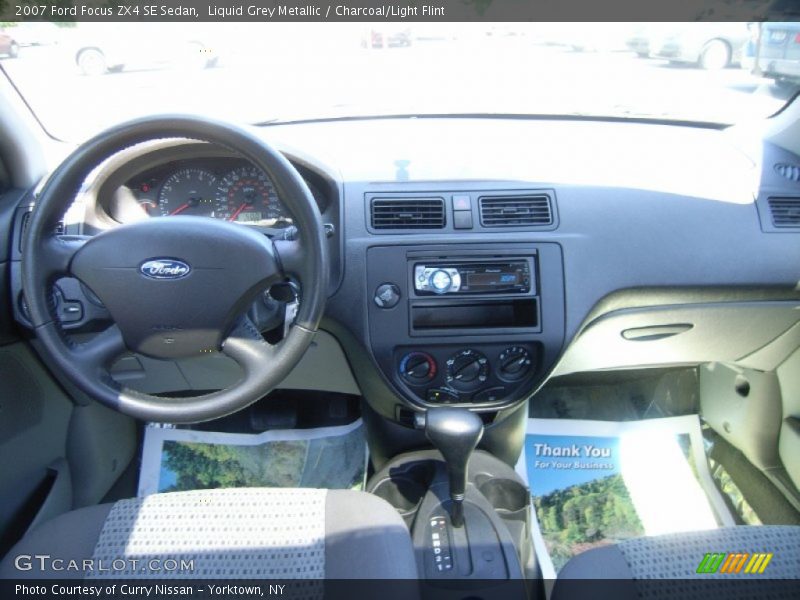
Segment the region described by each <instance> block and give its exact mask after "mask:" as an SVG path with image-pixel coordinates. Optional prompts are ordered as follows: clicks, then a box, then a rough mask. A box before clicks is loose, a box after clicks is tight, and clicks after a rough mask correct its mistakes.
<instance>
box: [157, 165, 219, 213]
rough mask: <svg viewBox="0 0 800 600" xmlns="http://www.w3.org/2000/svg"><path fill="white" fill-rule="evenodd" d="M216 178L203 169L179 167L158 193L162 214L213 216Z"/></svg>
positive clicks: (215, 207)
mask: <svg viewBox="0 0 800 600" xmlns="http://www.w3.org/2000/svg"><path fill="white" fill-rule="evenodd" d="M216 191H217V178H216V177H214V174H213V173H211V172H210V171H206V170H205V169H181V170H180V171H176V172H175V173H173V174H172V175H170V176H169V177H168V178H167V180H166V181H165V182H164V184H163V185H162V186H161V191H160V192H159V194H158V210H159V212H160V214H161V215H163V216H172V215H195V216H201V217H215V216H218V215H217V214H216V213H217V208H218V207H217V195H216Z"/></svg>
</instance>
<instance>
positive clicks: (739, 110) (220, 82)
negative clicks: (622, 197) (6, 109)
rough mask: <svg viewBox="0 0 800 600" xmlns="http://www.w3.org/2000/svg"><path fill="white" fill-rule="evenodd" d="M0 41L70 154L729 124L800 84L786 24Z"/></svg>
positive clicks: (170, 31) (315, 29)
mask: <svg viewBox="0 0 800 600" xmlns="http://www.w3.org/2000/svg"><path fill="white" fill-rule="evenodd" d="M3 35H4V38H3V40H4V42H3V43H4V44H5V47H0V54H2V53H5V54H6V56H7V57H6V58H2V59H0V62H1V63H2V67H3V69H4V70H5V72H6V73H7V74H8V76H9V77H10V78H11V79H12V80H13V82H14V83H15V85H16V86H17V88H18V89H19V90H20V92H21V93H22V95H23V96H24V97H25V99H26V100H27V102H28V103H29V105H30V106H31V108H32V109H33V111H34V112H35V113H36V114H37V116H38V117H39V119H40V120H41V121H42V123H43V124H44V126H45V127H46V128H47V130H48V131H49V132H50V133H51V134H52V135H54V136H55V137H58V138H61V139H67V140H80V139H83V138H85V137H86V136H87V135H89V134H91V133H94V132H96V131H98V130H99V129H101V128H103V127H107V126H109V125H111V124H114V123H117V122H120V121H122V120H125V119H128V118H132V117H136V116H141V115H149V114H154V113H165V112H180V113H186V112H190V113H200V114H203V115H208V116H215V117H222V118H226V119H232V120H235V121H237V122H244V123H264V122H269V121H274V120H278V121H286V120H298V119H318V118H336V117H358V116H373V115H424V114H437V115H439V114H446V115H451V114H470V115H473V114H479V115H484V114H515V115H565V116H569V115H584V116H600V117H624V118H631V117H642V118H655V119H665V120H687V121H700V122H710V123H719V124H730V123H736V122H740V121H742V120H746V119H751V118H758V117H765V116H768V115H770V114H773V113H775V112H776V111H778V110H779V109H780V108H781V107H782V106H783V105H784V104H785V103H786V102H787V100H789V99H790V98H792V96H793V95H794V94H795V93H796V91H797V88H798V84H797V81H799V80H800V28H798V27H797V24H792V23H783V24H779V25H778V24H769V23H766V24H760V25H757V24H754V25H751V26H748V24H747V23H658V24H641V23H633V24H631V23H586V24H584V23H563V24H560V23H538V24H529V23H510V24H498V23H454V24H448V23H379V24H370V23H203V24H201V23H153V24H148V23H78V24H58V25H57V24H52V23H23V24H16V25H15V24H7V26H6V27H5V29H4V32H3ZM9 40H10V41H9ZM12 43H13V44H14V45H13V46H12V45H11V44H12Z"/></svg>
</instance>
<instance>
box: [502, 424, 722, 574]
mask: <svg viewBox="0 0 800 600" xmlns="http://www.w3.org/2000/svg"><path fill="white" fill-rule="evenodd" d="M517 472H518V473H519V474H520V475H521V476H522V477H523V478H524V479H525V480H526V481H527V482H528V485H529V487H530V491H531V496H532V511H533V515H532V516H533V519H532V522H533V537H534V546H535V548H536V552H537V555H538V558H539V561H540V564H541V566H542V572H543V574H544V577H545V578H546V579H549V580H552V579H554V578H555V577H556V574H557V573H558V571H559V570H560V569H561V568H562V567H563V566H564V565H565V564H566V562H567V561H568V560H569V559H570V558H571V557H573V556H575V555H576V554H579V553H580V552H583V551H585V550H589V549H591V548H593V547H597V546H602V545H605V544H610V543H615V542H619V541H623V540H625V539H629V538H632V537H639V536H643V535H658V534H663V533H675V532H680V531H696V530H705V529H712V528H716V527H719V526H728V525H733V524H734V521H733V518H732V516H731V515H730V513H729V511H728V509H727V507H726V505H725V503H724V501H723V499H722V496H721V495H720V494H719V492H718V491H717V489H716V488H715V487H714V483H713V481H712V479H711V475H710V473H709V470H708V464H707V461H706V457H705V452H704V447H703V437H702V433H701V431H700V423H699V420H698V417H697V416H696V415H690V416H683V417H670V418H664V419H648V420H643V421H628V422H610V421H584V420H571V419H529V420H528V425H527V432H526V436H525V445H524V449H523V453H522V456H521V457H520V460H519V462H518V464H517Z"/></svg>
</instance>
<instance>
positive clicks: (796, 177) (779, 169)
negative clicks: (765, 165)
mask: <svg viewBox="0 0 800 600" xmlns="http://www.w3.org/2000/svg"><path fill="white" fill-rule="evenodd" d="M775 172H776V173H778V175H783V176H784V177H786V179H791V180H792V181H796V182H798V183H800V166H798V165H790V164H787V163H778V164H776V165H775Z"/></svg>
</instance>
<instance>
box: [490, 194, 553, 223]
mask: <svg viewBox="0 0 800 600" xmlns="http://www.w3.org/2000/svg"><path fill="white" fill-rule="evenodd" d="M479 203H480V211H481V225H483V226H484V227H536V226H546V225H552V224H553V210H552V206H551V204H550V196H546V195H544V194H541V195H540V194H537V195H531V196H484V197H482V198H480V200H479Z"/></svg>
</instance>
